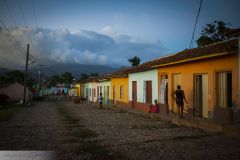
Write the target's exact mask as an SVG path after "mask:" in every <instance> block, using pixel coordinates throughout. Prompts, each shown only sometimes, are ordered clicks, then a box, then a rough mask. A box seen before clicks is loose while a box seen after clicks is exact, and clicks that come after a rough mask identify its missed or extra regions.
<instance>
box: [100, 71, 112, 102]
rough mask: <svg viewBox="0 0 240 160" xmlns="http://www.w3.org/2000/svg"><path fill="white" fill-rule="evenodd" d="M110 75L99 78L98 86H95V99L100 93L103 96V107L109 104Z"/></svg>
mask: <svg viewBox="0 0 240 160" xmlns="http://www.w3.org/2000/svg"><path fill="white" fill-rule="evenodd" d="M109 76H110V75H105V76H102V77H99V80H98V85H97V97H98V96H99V95H100V93H102V96H103V105H105V106H109V105H110V104H111V99H110V97H111V92H110V89H111V87H110V86H111V82H110V78H109Z"/></svg>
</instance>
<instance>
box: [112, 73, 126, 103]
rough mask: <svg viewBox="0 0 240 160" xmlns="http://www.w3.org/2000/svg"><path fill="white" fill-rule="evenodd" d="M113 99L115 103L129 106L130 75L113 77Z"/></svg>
mask: <svg viewBox="0 0 240 160" xmlns="http://www.w3.org/2000/svg"><path fill="white" fill-rule="evenodd" d="M111 93H112V94H111V100H112V103H113V105H121V106H129V101H128V96H129V95H128V76H127V77H112V78H111Z"/></svg>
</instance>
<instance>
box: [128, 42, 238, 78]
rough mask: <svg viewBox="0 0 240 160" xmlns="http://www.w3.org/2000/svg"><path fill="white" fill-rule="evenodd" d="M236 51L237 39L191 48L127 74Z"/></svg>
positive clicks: (156, 60) (151, 62) (143, 65)
mask: <svg viewBox="0 0 240 160" xmlns="http://www.w3.org/2000/svg"><path fill="white" fill-rule="evenodd" d="M237 49H238V39H231V40H227V41H223V42H218V43H215V44H211V45H208V46H204V47H199V48H193V49H186V50H183V51H181V52H178V53H175V54H171V55H168V56H163V57H160V58H158V59H155V60H152V61H148V62H145V63H143V64H141V65H139V66H136V67H132V68H131V69H130V70H129V73H133V72H140V71H144V70H148V69H150V68H151V67H152V66H154V65H162V64H168V63H172V62H178V61H182V60H187V59H191V58H197V57H202V56H208V55H213V54H216V53H222V52H226V53H227V54H231V53H232V51H237Z"/></svg>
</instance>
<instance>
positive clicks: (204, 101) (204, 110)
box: [194, 74, 208, 118]
mask: <svg viewBox="0 0 240 160" xmlns="http://www.w3.org/2000/svg"><path fill="white" fill-rule="evenodd" d="M194 77H195V78H194V108H195V110H194V115H195V116H197V117H203V118H208V75H207V74H196V75H195V76H194Z"/></svg>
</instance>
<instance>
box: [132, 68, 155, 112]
mask: <svg viewBox="0 0 240 160" xmlns="http://www.w3.org/2000/svg"><path fill="white" fill-rule="evenodd" d="M143 65H144V64H143ZM138 68H139V69H138ZM128 83H129V103H130V104H131V106H132V108H137V109H139V110H141V111H145V112H147V111H148V110H149V106H150V105H151V104H153V103H154V100H155V99H158V69H156V68H155V69H149V70H146V71H141V70H140V66H139V67H136V68H134V69H132V71H130V73H129V75H128Z"/></svg>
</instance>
